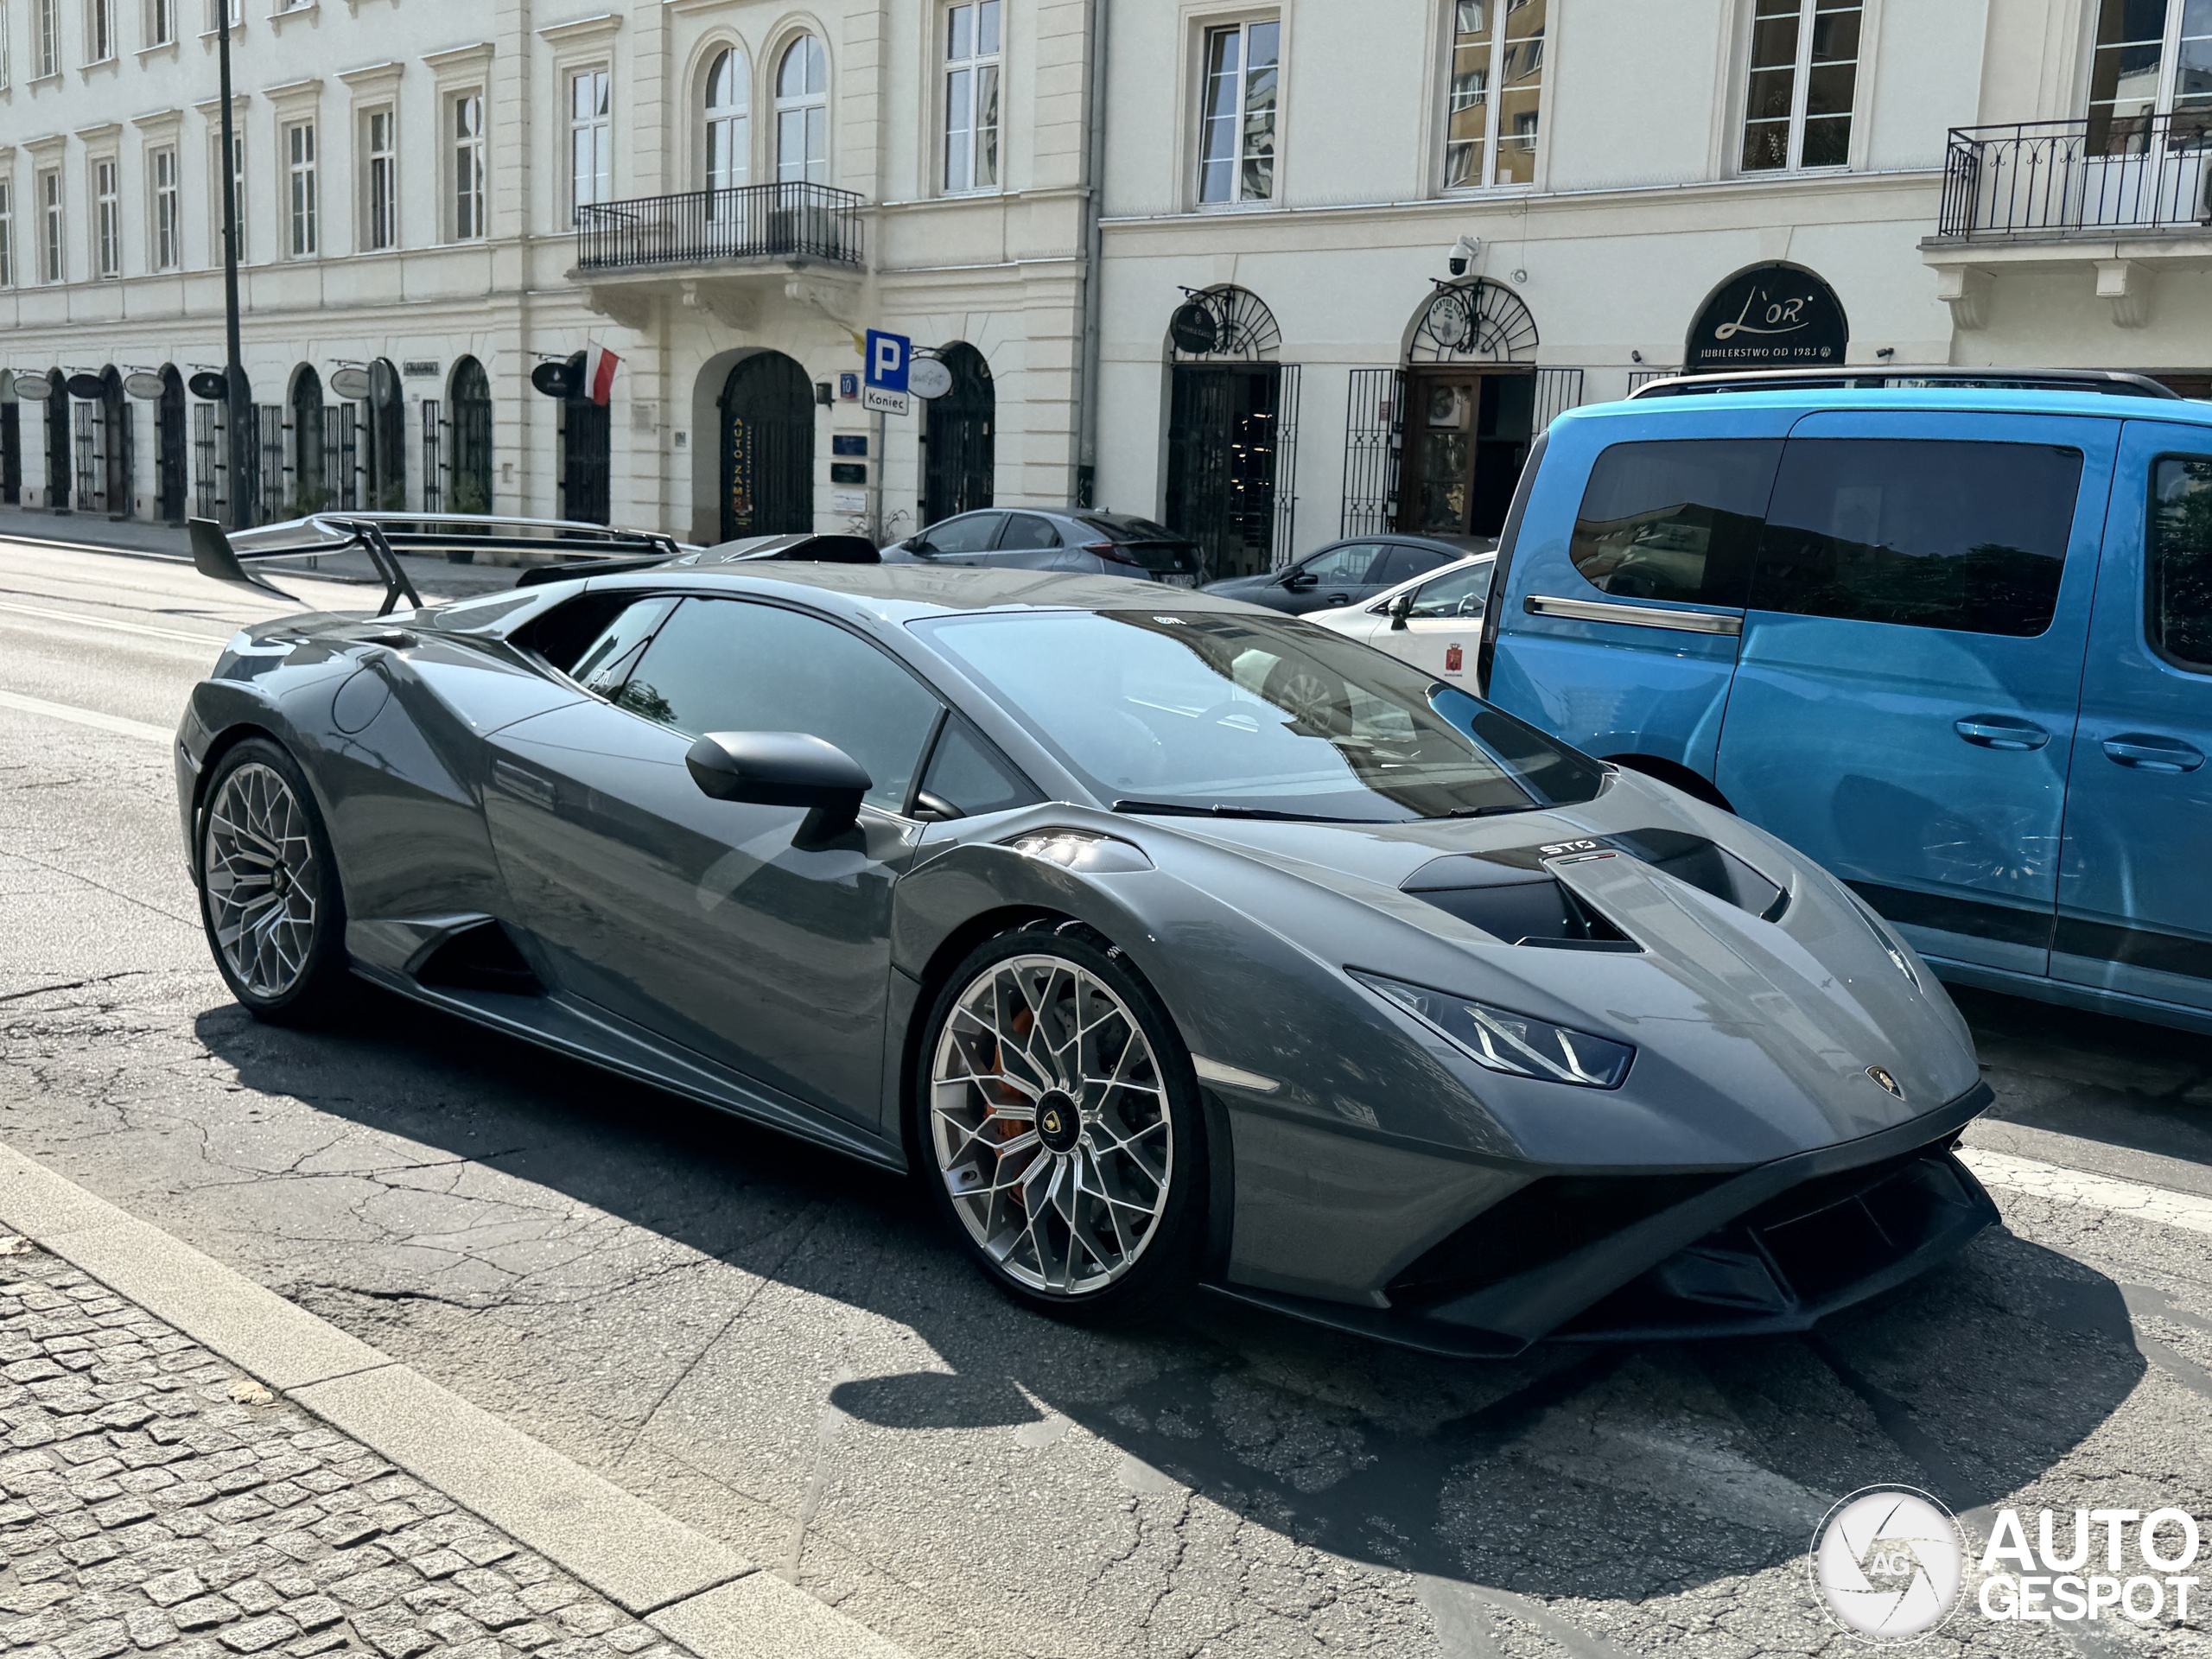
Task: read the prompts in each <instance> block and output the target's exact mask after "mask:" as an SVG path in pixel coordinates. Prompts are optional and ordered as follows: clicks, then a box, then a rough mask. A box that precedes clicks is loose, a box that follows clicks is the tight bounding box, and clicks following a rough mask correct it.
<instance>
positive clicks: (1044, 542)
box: [976, 512, 1066, 570]
mask: <svg viewBox="0 0 2212 1659" xmlns="http://www.w3.org/2000/svg"><path fill="white" fill-rule="evenodd" d="M1065 558H1066V554H1065V552H1064V551H1063V550H1062V549H1061V546H1060V532H1059V531H1057V530H1055V529H1053V528H1052V520H1051V519H1049V518H1039V517H1038V516H1037V515H1036V514H1035V513H1033V512H1009V513H1008V514H1007V516H1006V527H1005V528H1004V529H1003V530H1001V531H1000V532H999V539H998V543H997V545H996V546H995V547H994V548H993V549H992V550H990V551H989V552H988V553H987V554H984V555H983V556H982V557H980V558H978V559H977V560H976V563H978V564H982V565H987V566H988V567H989V568H991V569H995V570H1053V569H1058V568H1059V567H1060V565H1061V564H1062V563H1064V562H1065Z"/></svg>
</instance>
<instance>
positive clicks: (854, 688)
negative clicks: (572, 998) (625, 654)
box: [486, 597, 942, 1129]
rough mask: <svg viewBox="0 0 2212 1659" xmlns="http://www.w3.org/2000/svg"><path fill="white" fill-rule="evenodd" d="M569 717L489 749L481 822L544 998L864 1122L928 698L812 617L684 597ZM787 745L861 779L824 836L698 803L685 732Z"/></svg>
mask: <svg viewBox="0 0 2212 1659" xmlns="http://www.w3.org/2000/svg"><path fill="white" fill-rule="evenodd" d="M630 649H631V650H632V651H633V652H635V656H634V666H632V667H630V668H628V670H627V671H626V672H625V673H623V675H622V677H621V678H620V683H619V684H618V683H614V681H613V679H612V678H609V677H604V676H602V677H601V678H599V679H598V680H597V681H596V683H595V689H597V690H600V691H601V692H602V694H603V696H601V697H594V699H593V700H592V701H590V702H583V703H578V704H575V705H572V706H571V707H569V708H567V709H556V710H554V711H552V712H551V713H550V714H548V715H540V716H537V717H536V718H533V719H530V720H525V721H519V722H518V723H517V724H515V725H513V726H510V727H507V728H505V729H503V730H502V731H500V732H499V733H498V734H495V736H494V737H493V739H492V740H491V741H492V747H493V766H492V787H491V788H490V789H489V790H488V791H487V792H486V816H487V817H488V818H489V821H490V823H491V826H492V837H493V846H494V848H495V849H496V850H497V852H498V855H499V861H500V867H501V870H502V873H503V874H504V875H505V880H506V883H507V887H508V891H509V894H510V897H511V899H512V901H513V903H514V905H515V906H516V909H517V912H518V919H519V921H520V923H521V925H523V926H524V928H526V929H527V930H528V931H530V933H531V936H532V937H533V938H534V939H535V940H536V942H537V944H538V945H539V946H540V947H541V949H542V950H543V953H544V955H545V956H546V957H548V958H549V959H550V962H551V963H552V965H553V969H554V972H555V976H556V979H557V980H558V981H559V982H561V984H562V985H563V987H564V988H568V989H569V990H571V991H574V992H575V993H576V994H577V995H582V996H583V997H585V998H587V999H588V1000H590V1001H593V1002H595V1003H597V1004H599V1005H600V1006H601V1007H604V1008H606V1009H607V1010H609V1011H611V1012H612V1013H613V1014H617V1015H620V1016H621V1017H622V1018H623V1019H625V1020H629V1021H631V1022H632V1023H634V1024H636V1025H639V1026H642V1027H645V1028H647V1029H648V1030H650V1031H652V1032H654V1033H658V1035H659V1036H660V1037H662V1038H663V1039H666V1040H668V1041H670V1042H671V1043H674V1044H677V1045H679V1046H682V1047H683V1048H684V1049H688V1050H690V1051H691V1052H695V1053H697V1054H701V1055H704V1056H706V1057H707V1058H709V1059H711V1060H714V1061H715V1062H717V1063H718V1064H720V1065H724V1066H727V1067H728V1068H730V1069H732V1070H734V1071H738V1072H741V1073H742V1074H744V1075H745V1076H746V1077H748V1078H750V1079H752V1080H753V1082H755V1083H756V1084H764V1085H766V1086H767V1087H768V1088H769V1089H771V1090H775V1091H777V1092H778V1093H779V1094H780V1095H782V1096H789V1097H791V1098H793V1099H796V1100H797V1101H798V1102H799V1103H803V1104H804V1105H805V1106H808V1107H811V1108H813V1109H817V1110H821V1111H827V1112H831V1113H835V1114H836V1115H838V1116H842V1117H845V1118H848V1119H851V1120H854V1121H856V1122H861V1124H863V1125H865V1126H866V1127H868V1128H871V1129H879V1128H882V1125H881V1124H880V1122H879V1113H880V1108H881V1104H882V1103H881V1099H880V1095H881V1080H882V1047H883V1034H884V1029H885V1023H886V1019H887V996H888V995H889V988H890V983H889V980H890V971H891V967H890V962H891V957H890V922H891V888H892V884H893V881H894V880H896V879H897V877H898V875H899V873H900V872H901V871H902V870H903V869H904V868H906V863H907V861H908V860H909V858H910V857H911V855H912V850H913V848H914V846H915V844H916V842H917V841H918V836H919V831H920V826H919V824H918V823H915V822H913V821H912V820H911V819H910V818H908V817H906V816H905V813H906V807H907V805H908V802H907V796H908V792H909V791H910V790H911V788H912V785H913V779H914V771H915V768H916V766H917V765H918V762H919V760H920V757H921V753H922V750H923V747H924V746H925V743H926V742H927V741H928V738H929V734H930V733H931V730H932V729H933V728H935V725H936V723H937V721H938V717H939V715H940V713H941V709H942V705H941V704H940V703H939V702H938V699H937V697H936V696H934V695H933V694H932V693H931V691H930V690H928V689H927V688H926V687H925V686H924V685H923V684H922V683H921V682H920V681H918V679H916V678H915V677H914V676H913V675H912V674H911V673H909V672H908V671H906V668H904V667H903V666H901V665H900V664H898V663H897V662H895V661H893V659H892V658H891V657H890V656H889V655H888V654H887V653H886V652H883V651H882V650H880V648H878V647H877V646H876V645H873V644H871V643H870V642H869V641H868V640H867V639H862V638H861V637H860V636H859V635H858V634H856V633H854V632H850V631H849V630H848V629H846V628H844V627H842V626H840V625H838V624H837V623H835V622H833V621H830V620H828V619H827V618H824V617H821V616H818V615H816V614H814V613H810V612H805V611H802V610H798V609H794V608H791V607H784V606H779V605H775V604H770V603H765V602H757V601H749V600H738V599H721V598H698V597H693V598H687V599H684V600H683V601H681V602H680V603H679V604H677V605H676V606H675V607H673V609H672V610H671V613H669V614H668V615H667V616H666V618H665V620H662V621H661V622H660V623H659V625H658V629H657V630H656V631H655V632H652V635H651V638H650V639H649V640H647V641H646V642H645V644H644V645H643V646H642V649H639V648H637V647H635V646H632V647H631V648H630ZM709 731H715V732H722V731H798V732H806V733H810V734H813V735H815V736H818V737H822V738H824V739H827V740H828V741H830V742H832V743H835V744H836V745H837V746H838V747H841V748H842V749H843V750H845V752H846V753H849V754H850V755H851V756H852V757H853V758H854V759H855V760H857V761H859V762H860V764H861V766H862V767H864V768H865V769H866V770H867V772H868V775H869V777H870V779H872V780H873V785H872V787H871V788H870V789H869V791H868V796H867V799H866V802H865V803H864V804H863V805H862V807H861V815H860V822H859V823H858V825H857V826H855V829H851V830H849V831H847V832H845V833H844V834H843V835H842V836H836V837H832V838H830V839H829V840H828V841H826V842H823V843H822V844H818V845H817V844H810V843H807V842H804V841H803V840H802V839H801V838H800V837H799V836H798V831H799V829H800V827H801V824H802V823H803V821H804V818H805V817H806V814H805V812H804V810H802V809H800V808H798V807H787V806H766V805H754V804H745V803H740V802H734V801H720V800H715V799H712V798H709V797H708V796H707V795H706V794H704V793H702V791H700V789H699V788H698V786H697V785H696V784H695V783H694V782H693V781H692V779H691V778H690V773H689V772H688V770H687V769H686V767H685V766H684V753H685V751H686V750H687V749H688V748H689V747H690V744H691V741H692V740H693V738H694V737H695V736H696V735H697V734H700V733H702V732H709Z"/></svg>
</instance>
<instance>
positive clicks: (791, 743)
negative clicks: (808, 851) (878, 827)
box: [683, 732, 874, 844]
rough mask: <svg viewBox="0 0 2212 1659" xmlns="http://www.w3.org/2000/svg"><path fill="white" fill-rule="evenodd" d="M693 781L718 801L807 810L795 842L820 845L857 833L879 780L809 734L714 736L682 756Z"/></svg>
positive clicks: (794, 839) (694, 745) (847, 756)
mask: <svg viewBox="0 0 2212 1659" xmlns="http://www.w3.org/2000/svg"><path fill="white" fill-rule="evenodd" d="M683 764H684V766H685V767H686V769H687V770H689V771H690V773H691V781H692V782H693V783H695V784H696V785H699V788H700V791H701V792H702V793H703V794H707V795H711V796H713V797H714V798H715V799H716V800H718V801H748V802H751V803H753V804H756V805H760V806H803V807H805V808H807V809H808V811H807V816H806V822H805V823H803V824H801V825H800V826H799V832H798V835H797V836H794V837H793V841H794V842H796V843H798V844H805V843H809V842H816V843H818V842H823V841H825V840H827V839H829V837H831V836H837V835H841V834H842V833H843V832H844V831H845V830H847V829H850V828H852V826H853V823H855V820H856V819H858V817H860V810H861V797H862V796H863V795H865V794H867V793H868V790H869V789H870V788H871V787H873V785H874V780H873V779H870V778H869V777H868V772H866V771H865V770H864V769H863V768H862V767H861V764H860V762H859V761H857V760H854V759H853V757H852V756H850V755H849V754H847V753H845V752H844V751H843V750H842V749H841V748H839V747H837V746H836V744H835V743H829V742H825V741H823V740H822V739H821V738H818V737H810V736H808V735H807V734H805V733H804V732H709V733H708V734H706V735H705V736H704V737H702V738H701V739H700V740H699V741H697V742H696V743H694V744H693V745H692V746H691V747H690V752H689V753H686V754H685V755H684V757H683Z"/></svg>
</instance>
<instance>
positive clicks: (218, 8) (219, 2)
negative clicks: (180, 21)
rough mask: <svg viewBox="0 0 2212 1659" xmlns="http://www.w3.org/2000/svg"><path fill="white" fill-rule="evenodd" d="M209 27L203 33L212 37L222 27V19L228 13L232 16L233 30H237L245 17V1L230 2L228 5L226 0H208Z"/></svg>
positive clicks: (230, 0)
mask: <svg viewBox="0 0 2212 1659" xmlns="http://www.w3.org/2000/svg"><path fill="white" fill-rule="evenodd" d="M226 11H228V12H229V14H230V19H231V27H232V29H236V28H237V27H238V24H239V22H241V21H242V20H243V19H244V17H245V0H228V4H227V5H226V3H225V0H207V28H206V29H204V30H203V31H201V32H202V33H204V34H207V35H213V34H214V33H215V32H216V30H218V29H220V28H221V27H222V23H221V22H220V19H221V17H222V16H223V14H224V13H225V12H226Z"/></svg>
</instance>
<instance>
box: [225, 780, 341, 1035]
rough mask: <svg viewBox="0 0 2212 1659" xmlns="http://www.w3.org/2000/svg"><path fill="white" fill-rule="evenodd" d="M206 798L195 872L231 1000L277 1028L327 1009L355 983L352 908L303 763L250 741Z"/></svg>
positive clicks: (314, 1015) (311, 1017) (310, 1017)
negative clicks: (349, 964) (350, 952)
mask: <svg viewBox="0 0 2212 1659" xmlns="http://www.w3.org/2000/svg"><path fill="white" fill-rule="evenodd" d="M204 801H205V804H203V805H202V807H201V808H200V818H199V823H198V825H197V826H196V837H195V838H196V842H197V844H196V845H195V847H194V857H193V871H194V875H195V877H196V878H197V882H198V886H199V888H200V921H201V923H202V925H204V926H205V927H206V929H207V944H208V946H209V948H210V949H212V950H213V951H214V953H215V966H216V967H217V968H218V969H220V970H221V972H222V976H223V978H224V981H225V982H226V983H227V984H228V985H229V986H230V988H231V995H233V996H235V997H236V998H237V999H238V1001H240V1002H241V1003H243V1004H245V1007H246V1008H247V1009H248V1011H249V1012H251V1014H254V1015H255V1017H256V1018H257V1019H262V1020H270V1021H272V1022H274V1023H277V1024H293V1023H297V1022H299V1021H302V1020H308V1019H313V1018H315V1017H317V1016H319V1015H321V1014H324V1013H327V1011H328V1010H329V1008H330V1007H331V1006H332V1004H333V1003H334V1001H335V999H336V996H337V994H338V992H339V990H340V988H341V987H342V985H343V983H344V982H345V978H346V951H345V933H346V906H345V900H344V898H343V896H342V895H341V894H340V890H339V886H338V870H337V866H336V863H335V862H334V860H333V859H332V857H331V853H330V837H329V836H328V835H327V833H326V832H325V830H324V829H323V824H322V815H321V813H320V812H319V811H317V810H316V809H315V796H314V794H313V793H312V792H311V791H309V790H308V784H307V779H306V778H305V777H303V776H302V774H301V772H300V768H299V766H298V763H297V762H296V761H295V760H293V759H292V757H291V756H290V755H289V754H287V753H285V752H284V751H283V748H282V747H279V746H278V745H277V744H275V743H272V742H270V741H268V740H267V739H265V738H249V739H247V740H246V741H245V742H243V743H240V744H239V745H238V746H237V747H235V748H232V749H231V750H228V751H227V752H226V753H225V754H224V755H223V757H222V759H221V760H219V761H218V762H217V763H216V767H215V775H214V776H213V778H211V779H208V781H207V794H206V796H205V798H204Z"/></svg>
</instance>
